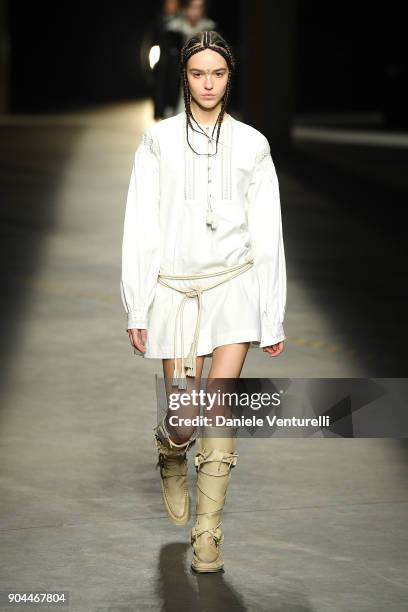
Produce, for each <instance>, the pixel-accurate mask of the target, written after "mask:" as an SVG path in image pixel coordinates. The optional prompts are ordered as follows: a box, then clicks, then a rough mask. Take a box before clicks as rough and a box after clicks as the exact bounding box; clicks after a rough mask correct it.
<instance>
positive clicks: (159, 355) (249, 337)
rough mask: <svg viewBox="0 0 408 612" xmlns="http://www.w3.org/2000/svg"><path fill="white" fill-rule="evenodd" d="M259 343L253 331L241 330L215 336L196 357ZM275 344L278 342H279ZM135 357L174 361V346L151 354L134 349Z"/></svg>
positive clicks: (162, 348) (255, 332) (258, 335)
mask: <svg viewBox="0 0 408 612" xmlns="http://www.w3.org/2000/svg"><path fill="white" fill-rule="evenodd" d="M237 338H239V339H237ZM261 341H262V338H261V336H260V334H259V332H257V331H254V330H253V331H248V332H244V333H243V332H242V330H241V332H240V334H239V335H237V334H228V335H225V336H217V337H216V338H215V340H214V341H213V343H212V347H209V348H204V349H203V348H202V347H200V346H199V348H198V350H197V357H203V356H206V357H207V356H212V354H213V351H214V349H215V348H217V347H219V346H223V345H225V344H239V343H240V342H249V343H250V345H249V348H250V349H253V348H259V345H260V343H261ZM277 342H279V340H278V341H277ZM135 355H138V356H140V357H144V358H145V359H174V345H173V346H163V347H161V348H160V350H159V351H158V352H157V351H156V352H153V353H152V352H149V353H142V352H141V351H138V350H137V349H135ZM180 357H181V355H180V353H179V352H178V353H177V355H176V358H177V359H179V358H180ZM184 357H186V355H184Z"/></svg>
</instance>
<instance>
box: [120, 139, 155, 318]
mask: <svg viewBox="0 0 408 612" xmlns="http://www.w3.org/2000/svg"><path fill="white" fill-rule="evenodd" d="M159 158H160V151H159V146H158V143H157V142H156V139H155V138H154V137H153V135H152V133H151V130H150V129H149V128H147V129H146V130H145V131H144V133H143V136H142V140H141V142H140V144H139V146H138V148H137V150H136V152H135V155H134V160H133V168H132V173H131V177H130V183H129V189H128V194H127V201H126V211H125V220H124V230H123V243H122V277H121V284H120V290H121V298H122V302H123V305H124V307H125V310H126V313H127V329H147V322H148V310H149V307H150V305H151V303H152V301H153V299H154V295H155V291H156V284H157V275H158V273H159V269H160V225H159V204H160V182H159V179H160V169H159Z"/></svg>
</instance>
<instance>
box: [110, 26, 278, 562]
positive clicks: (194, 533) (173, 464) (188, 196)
mask: <svg viewBox="0 0 408 612" xmlns="http://www.w3.org/2000/svg"><path fill="white" fill-rule="evenodd" d="M235 66H236V63H235V60H234V57H233V54H232V51H231V49H230V47H229V45H228V44H227V43H226V41H225V40H224V39H223V38H222V37H221V36H220V35H219V34H218V33H217V32H214V31H205V32H202V33H200V34H197V35H196V36H193V37H192V38H190V39H189V40H188V41H187V42H186V43H185V45H184V46H183V48H182V50H181V54H180V69H181V75H182V81H183V85H184V102H185V110H184V111H183V112H181V113H179V114H177V115H176V116H174V117H170V118H167V119H164V120H162V121H159V122H157V123H154V124H153V125H151V126H150V127H148V128H147V129H145V131H144V133H143V137H142V140H141V142H140V144H139V146H138V148H137V150H136V153H135V157H134V163H133V169H132V174H131V179H130V185H129V191H128V197H127V205H126V213H125V222H124V235H123V248H122V278H121V296H122V301H123V305H124V307H125V310H126V313H127V315H126V316H127V326H126V329H127V333H128V334H129V338H130V342H131V344H132V346H133V347H134V350H135V352H136V354H138V355H141V356H143V357H145V358H156V359H162V362H163V372H164V378H165V383H166V391H167V393H186V392H187V393H188V392H189V391H190V390H191V389H193V388H194V389H197V388H199V384H200V379H201V376H202V370H203V365H204V359H205V356H211V357H212V361H211V368H210V370H209V373H208V382H209V381H210V380H212V379H236V378H239V376H240V374H241V370H242V367H243V365H244V361H245V358H246V355H247V352H248V349H249V348H255V347H259V348H262V349H263V351H264V352H265V354H266V356H270V357H276V356H278V355H279V354H280V353H281V352H282V351H283V348H284V341H285V339H286V337H285V334H284V330H283V321H284V316H285V308H286V266H285V252H284V245H283V235H282V220H281V206H280V195H279V184H278V178H277V175H276V170H275V166H274V164H273V161H272V158H271V154H270V147H269V143H268V141H267V139H266V137H265V136H264V135H263V134H262V133H261V132H260V131H258V130H256V129H255V128H253V127H251V126H250V125H248V124H245V123H243V122H241V121H238V120H237V119H235V118H234V117H232V116H231V115H230V114H228V113H227V112H226V111H227V108H228V102H229V98H230V90H231V79H232V77H233V73H234V71H235ZM185 413H187V414H189V415H190V416H191V415H194V414H196V413H197V411H196V409H193V408H192V407H187V408H186V409H185ZM207 429H208V431H204V433H201V432H200V436H198V430H197V428H194V427H185V426H183V427H181V426H180V427H177V426H175V425H174V424H170V422H169V418H168V415H167V414H166V415H165V416H164V417H163V419H161V420H160V422H159V424H158V425H157V427H155V443H156V446H157V450H158V458H159V460H158V464H157V466H158V467H160V476H161V485H162V492H163V500H164V504H165V508H166V511H167V514H168V516H169V518H170V520H171V521H172V522H173V523H175V524H179V525H183V524H185V523H186V522H187V521H188V520H189V519H190V496H189V492H188V489H187V486H186V476H187V452H188V450H189V449H190V448H191V447H192V446H194V444H195V442H196V440H197V447H198V448H197V452H196V455H195V467H196V471H197V506H196V522H195V525H194V526H193V528H192V529H191V532H190V541H191V545H192V547H193V560H192V568H193V569H194V570H195V571H197V572H214V571H219V570H221V569H222V568H223V564H224V562H223V559H222V556H221V552H220V544H221V542H222V540H223V534H222V532H221V529H220V525H221V516H222V511H223V508H224V502H225V497H226V492H227V487H228V483H229V480H230V477H231V469H232V468H233V467H234V466H235V465H236V462H237V458H238V454H237V452H236V445H235V437H234V435H232V434H231V432H230V431H229V430H228V428H225V432H224V433H223V432H221V433H222V435H223V437H219V435H215V434H213V435H212V434H211V428H204V430H207ZM213 431H214V430H213Z"/></svg>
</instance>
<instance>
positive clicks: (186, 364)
mask: <svg viewBox="0 0 408 612" xmlns="http://www.w3.org/2000/svg"><path fill="white" fill-rule="evenodd" d="M253 265H254V258H253V257H252V258H250V259H248V260H246V261H245V262H244V263H242V264H239V265H237V266H233V267H231V268H227V269H226V270H221V271H219V272H208V273H204V274H191V275H185V276H183V275H181V274H180V275H176V274H159V276H158V282H159V283H160V284H162V285H164V286H165V287H169V288H170V289H174V290H175V291H178V292H179V293H184V297H183V299H182V300H181V302H180V304H179V307H178V309H177V314H176V323H175V329H174V373H173V380H172V386H173V387H174V386H176V387H178V388H179V389H186V387H187V384H186V383H187V381H186V376H195V375H196V359H197V346H198V337H199V334H200V321H201V310H202V293H203V291H207V290H208V289H213V288H214V287H218V285H221V284H222V283H225V282H226V281H228V280H230V279H231V278H235V276H238V275H239V274H242V272H246V270H249V268H251V267H252V266H253ZM226 275H228V277H227V278H221V280H218V281H217V282H215V283H213V284H211V285H209V286H208V287H201V286H200V285H196V286H191V287H189V288H187V289H181V288H179V287H175V286H174V285H171V284H170V283H168V282H166V281H165V280H164V279H166V278H168V279H174V280H194V279H198V278H213V277H215V276H226ZM189 298H193V299H194V298H196V299H197V303H198V314H197V322H196V327H195V331H194V338H193V341H192V343H191V348H190V351H189V353H188V355H187V357H186V358H184V336H183V311H184V306H185V304H186V302H187V300H188V299H189ZM179 316H180V331H181V368H180V369H179V367H178V365H177V359H176V353H177V323H178V319H179ZM185 368H187V372H185Z"/></svg>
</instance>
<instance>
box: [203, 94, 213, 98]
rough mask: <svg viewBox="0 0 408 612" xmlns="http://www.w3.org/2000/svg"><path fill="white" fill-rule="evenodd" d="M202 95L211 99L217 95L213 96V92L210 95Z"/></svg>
mask: <svg viewBox="0 0 408 612" xmlns="http://www.w3.org/2000/svg"><path fill="white" fill-rule="evenodd" d="M202 97H203V98H208V99H210V98H215V96H213V95H212V94H211V95H209V94H203V96H202Z"/></svg>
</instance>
